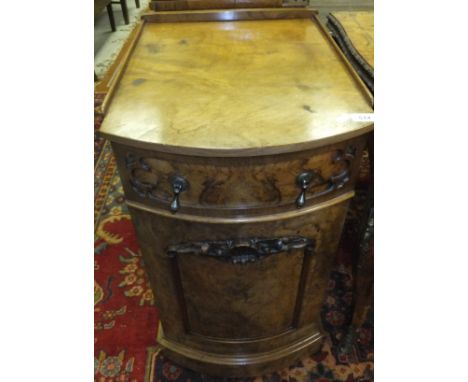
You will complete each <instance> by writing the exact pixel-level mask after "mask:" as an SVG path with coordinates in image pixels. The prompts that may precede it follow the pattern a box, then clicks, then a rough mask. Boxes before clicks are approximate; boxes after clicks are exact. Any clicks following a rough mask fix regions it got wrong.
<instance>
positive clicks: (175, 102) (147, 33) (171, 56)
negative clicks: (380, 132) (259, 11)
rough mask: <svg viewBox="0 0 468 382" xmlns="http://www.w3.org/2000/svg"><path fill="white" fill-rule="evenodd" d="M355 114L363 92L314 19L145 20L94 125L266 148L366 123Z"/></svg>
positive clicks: (169, 140) (146, 135)
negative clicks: (106, 105) (108, 101)
mask: <svg viewBox="0 0 468 382" xmlns="http://www.w3.org/2000/svg"><path fill="white" fill-rule="evenodd" d="M355 113H372V107H371V105H370V101H369V98H368V95H366V93H365V92H364V91H363V90H362V88H361V87H360V85H359V84H358V82H356V80H355V78H354V77H353V75H352V74H351V72H350V71H349V69H348V68H347V66H346V65H345V63H344V61H343V60H342V58H341V57H340V55H339V53H338V52H337V50H336V48H335V47H334V46H333V45H332V43H331V42H330V41H329V40H328V39H327V37H326V36H325V35H324V32H323V31H322V29H321V27H320V26H319V25H318V24H317V23H316V22H315V21H314V20H311V19H292V20H255V21H252V20H249V21H224V22H222V21H221V22H181V23H148V24H146V25H145V26H144V28H143V31H142V33H141V35H140V38H139V40H138V42H137V44H136V46H135V49H134V51H133V53H132V55H131V57H130V59H129V61H128V64H127V68H126V70H125V72H124V74H123V76H122V78H121V80H120V82H119V84H118V86H117V88H116V91H115V95H114V97H113V99H112V102H111V104H110V106H109V109H108V113H107V115H106V117H105V119H104V122H103V125H102V127H101V132H103V133H104V134H105V135H107V136H109V137H110V138H111V139H112V138H114V139H118V138H120V140H126V139H129V140H134V141H140V142H144V143H147V144H153V145H157V146H160V147H176V148H181V149H184V148H185V149H195V150H202V151H203V150H208V151H210V150H214V151H217V150H219V151H226V152H227V151H229V150H260V151H262V150H266V151H268V149H269V148H274V147H283V148H285V147H289V148H292V147H294V146H298V145H307V144H309V145H310V144H313V143H314V142H321V143H326V142H329V141H330V140H333V137H337V136H347V135H353V134H354V135H358V134H360V133H364V132H365V131H369V130H370V129H371V128H372V123H370V122H362V121H359V120H357V119H356V118H352V117H351V115H350V114H355ZM273 151H274V150H273ZM283 151H287V150H286V149H285V150H283Z"/></svg>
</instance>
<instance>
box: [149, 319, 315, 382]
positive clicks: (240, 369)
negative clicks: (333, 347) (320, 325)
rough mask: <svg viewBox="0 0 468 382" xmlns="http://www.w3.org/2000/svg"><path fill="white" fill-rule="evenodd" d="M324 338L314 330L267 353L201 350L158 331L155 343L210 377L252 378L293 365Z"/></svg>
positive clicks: (190, 367) (167, 352)
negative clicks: (224, 352) (228, 352)
mask: <svg viewBox="0 0 468 382" xmlns="http://www.w3.org/2000/svg"><path fill="white" fill-rule="evenodd" d="M160 329H161V327H160ZM323 337H324V336H323V334H322V333H321V332H320V331H318V330H316V331H313V332H312V333H309V334H308V335H307V336H305V337H302V338H300V339H296V340H295V341H293V342H291V343H290V344H288V345H287V346H282V347H278V348H276V349H271V350H269V351H268V352H258V353H243V354H240V353H238V354H234V353H233V354H222V353H211V352H206V351H201V350H199V349H196V348H193V347H191V346H187V345H184V344H181V343H178V342H176V341H173V340H171V339H168V338H167V337H165V336H164V333H163V331H162V330H160V331H159V333H158V344H159V345H160V346H161V349H162V352H163V354H164V355H165V356H167V357H168V358H169V359H171V360H173V361H174V362H175V363H177V364H179V365H180V366H183V367H186V368H188V369H192V370H195V371H197V372H200V373H206V374H210V375H212V376H220V375H222V376H224V377H252V376H257V375H263V374H266V373H269V372H272V371H277V370H280V369H282V368H284V367H287V366H290V365H292V364H293V363H294V362H295V361H297V360H299V359H300V358H302V357H303V356H306V355H310V354H313V353H315V352H317V351H318V350H320V347H321V345H322V341H323Z"/></svg>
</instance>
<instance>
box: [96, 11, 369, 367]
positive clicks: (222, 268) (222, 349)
mask: <svg viewBox="0 0 468 382" xmlns="http://www.w3.org/2000/svg"><path fill="white" fill-rule="evenodd" d="M120 68H121V69H122V71H121V72H120V73H119V74H118V75H117V77H118V78H119V81H118V82H116V84H115V86H113V90H112V92H111V94H110V95H109V97H108V98H106V99H104V101H103V105H102V112H104V113H106V117H105V119H104V122H103V125H102V127H101V133H102V134H103V135H104V136H105V137H107V138H108V139H109V140H110V141H111V143H112V149H113V151H114V154H115V157H116V160H117V166H118V170H119V174H120V178H121V180H122V185H123V188H124V192H125V198H126V203H127V205H128V207H129V210H130V212H131V214H132V218H133V222H134V225H135V231H136V234H137V238H138V242H139V244H140V246H141V250H142V254H143V259H144V263H145V269H146V271H147V273H148V276H149V280H150V283H151V287H152V289H153V292H154V295H155V302H156V305H157V308H158V310H159V316H160V319H161V321H160V322H161V324H160V327H159V329H158V339H157V341H158V344H159V345H160V346H161V347H162V348H163V351H164V353H165V354H166V355H167V356H168V357H169V358H171V359H172V360H174V361H175V362H176V363H178V364H180V365H182V366H184V367H188V368H191V369H194V370H197V371H200V372H204V373H207V374H211V375H217V376H255V375H262V374H264V373H267V372H270V371H273V370H279V369H281V368H283V367H287V366H288V365H291V364H293V363H294V362H295V361H296V360H298V359H299V358H301V357H303V356H306V355H308V354H311V353H313V352H315V351H317V350H319V348H320V346H321V341H322V339H323V336H324V333H323V331H322V329H321V325H320V309H321V306H322V303H323V299H324V293H325V289H326V287H327V284H328V277H329V272H330V269H331V266H332V264H333V261H334V257H335V253H336V250H337V248H338V243H339V240H340V235H341V230H342V226H343V223H344V219H345V216H346V212H347V208H348V203H349V200H350V199H351V198H352V197H353V195H354V185H355V182H356V178H357V176H358V172H359V164H360V160H361V157H362V151H363V148H364V146H365V143H366V140H367V135H368V134H369V133H370V132H371V131H372V129H373V125H372V123H369V122H366V120H365V119H359V118H357V119H356V118H353V117H352V116H353V115H355V114H356V113H357V114H360V113H371V112H372V102H371V96H370V94H369V92H368V90H367V89H366V87H365V85H364V84H363V83H362V81H361V80H360V79H359V77H358V76H357V75H356V73H355V72H354V71H353V70H352V68H351V67H350V65H349V63H348V62H347V61H346V59H345V57H344V56H343V55H342V54H341V53H340V52H339V50H338V49H337V47H336V45H335V43H334V42H333V40H332V39H331V37H330V36H329V35H328V34H327V32H326V31H325V30H324V28H323V26H322V25H321V24H320V23H319V21H318V20H317V18H316V12H314V11H311V10H305V9H292V8H291V9H248V10H245V9H244V10H241V9H239V10H229V11H226V10H221V11H197V12H190V11H178V12H166V13H158V12H149V13H147V14H145V15H143V22H142V23H141V25H140V26H139V29H138V30H137V32H136V33H135V40H134V42H133V43H132V46H131V47H130V49H129V53H128V57H127V59H126V61H125V63H124V64H123V65H121V66H120ZM155 329H156V328H155Z"/></svg>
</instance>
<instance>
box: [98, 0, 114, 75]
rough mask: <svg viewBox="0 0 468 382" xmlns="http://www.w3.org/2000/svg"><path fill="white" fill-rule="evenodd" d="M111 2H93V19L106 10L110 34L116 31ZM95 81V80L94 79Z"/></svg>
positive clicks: (107, 0)
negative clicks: (110, 29)
mask: <svg viewBox="0 0 468 382" xmlns="http://www.w3.org/2000/svg"><path fill="white" fill-rule="evenodd" d="M111 3H112V1H111V0H94V17H96V16H98V15H100V14H101V12H102V10H103V9H104V8H107V15H108V16H109V22H110V25H111V28H112V32H115V31H116V28H115V19H114V12H113V10H112V4H111ZM95 80H96V78H95Z"/></svg>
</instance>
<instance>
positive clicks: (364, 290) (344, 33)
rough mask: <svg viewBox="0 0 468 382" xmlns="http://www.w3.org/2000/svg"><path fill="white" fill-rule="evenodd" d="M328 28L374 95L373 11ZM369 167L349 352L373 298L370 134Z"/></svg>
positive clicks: (337, 16) (337, 15)
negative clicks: (369, 177)
mask: <svg viewBox="0 0 468 382" xmlns="http://www.w3.org/2000/svg"><path fill="white" fill-rule="evenodd" d="M327 19H328V23H327V26H328V28H329V29H330V32H331V34H332V36H333V38H334V39H335V40H336V42H337V43H338V45H339V47H340V48H341V49H342V51H343V53H344V54H345V55H346V57H347V58H348V59H349V61H350V62H351V64H352V65H353V67H354V68H355V70H356V72H357V73H358V74H359V75H360V77H361V78H362V80H363V81H364V82H365V83H366V85H367V87H368V88H369V90H370V91H371V92H372V93H373V92H374V68H373V67H374V12H372V11H354V12H333V13H331V14H330V15H328V17H327ZM367 150H368V152H369V164H370V176H371V179H370V182H369V189H368V192H367V208H366V209H365V211H364V213H363V216H362V219H363V224H362V229H361V240H360V245H359V248H356V256H355V258H354V261H353V263H354V267H353V268H354V273H355V287H354V289H355V304H354V314H353V320H352V323H351V325H350V329H349V331H348V334H347V335H346V336H345V337H344V340H343V344H342V346H341V351H342V352H343V353H347V352H349V351H351V349H352V344H353V342H354V341H356V340H357V330H358V329H359V328H360V327H361V326H362V325H363V323H364V321H365V320H366V317H367V315H368V313H369V310H370V309H371V307H372V306H373V298H374V297H373V296H374V289H373V287H374V257H373V255H374V251H373V242H374V187H373V185H374V183H373V172H374V142H373V134H372V135H370V136H369V142H368V145H367Z"/></svg>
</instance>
